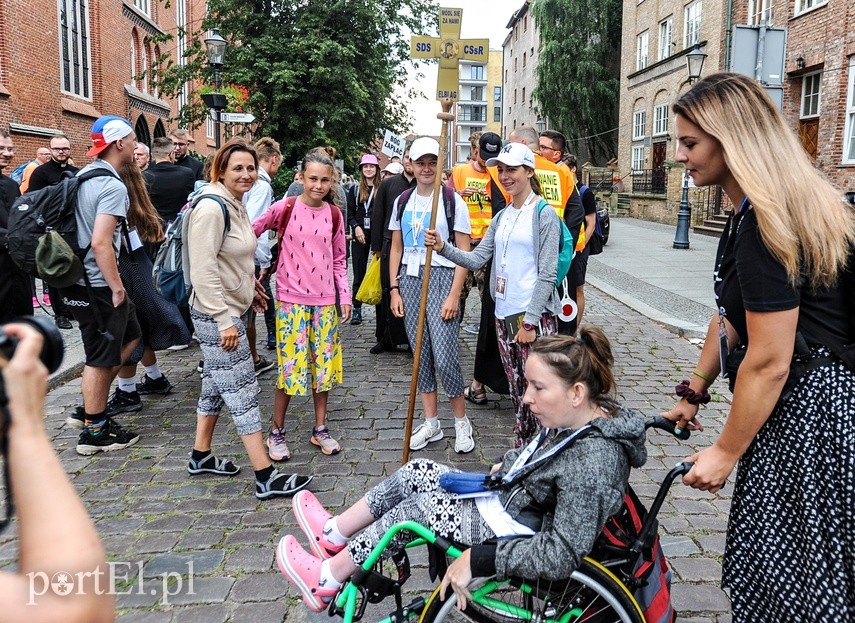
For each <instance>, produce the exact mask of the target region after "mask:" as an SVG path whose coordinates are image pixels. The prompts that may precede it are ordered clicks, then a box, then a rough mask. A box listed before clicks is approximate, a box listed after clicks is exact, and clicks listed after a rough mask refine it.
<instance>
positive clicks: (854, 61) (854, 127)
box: [843, 56, 855, 163]
mask: <svg viewBox="0 0 855 623" xmlns="http://www.w3.org/2000/svg"><path fill="white" fill-rule="evenodd" d="M843 162H848V163H855V56H850V57H849V82H848V83H847V85H846V129H845V130H844V133H843Z"/></svg>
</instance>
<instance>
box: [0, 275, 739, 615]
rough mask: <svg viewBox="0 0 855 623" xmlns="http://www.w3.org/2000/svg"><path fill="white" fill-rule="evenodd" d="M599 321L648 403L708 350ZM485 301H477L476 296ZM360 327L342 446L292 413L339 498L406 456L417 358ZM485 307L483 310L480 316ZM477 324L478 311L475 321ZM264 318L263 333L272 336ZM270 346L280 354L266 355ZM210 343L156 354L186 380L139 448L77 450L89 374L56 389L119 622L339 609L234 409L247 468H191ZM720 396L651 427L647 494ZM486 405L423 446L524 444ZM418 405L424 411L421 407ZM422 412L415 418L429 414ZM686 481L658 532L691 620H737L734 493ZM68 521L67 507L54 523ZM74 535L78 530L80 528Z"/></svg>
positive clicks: (598, 310) (350, 359)
mask: <svg viewBox="0 0 855 623" xmlns="http://www.w3.org/2000/svg"><path fill="white" fill-rule="evenodd" d="M589 290H590V291H589V293H588V310H587V317H586V319H587V320H588V321H590V322H593V323H596V324H598V325H600V326H602V327H603V328H604V330H605V331H606V333H607V334H608V335H609V337H610V339H611V340H612V345H613V348H614V352H615V358H616V372H617V379H618V383H619V393H620V398H621V399H622V400H623V402H624V403H625V404H627V405H629V406H631V407H636V408H638V409H640V410H642V411H643V412H644V413H646V414H651V415H652V414H655V413H657V412H658V411H659V410H660V409H661V408H663V407H669V406H670V405H671V404H672V401H673V397H672V393H673V390H674V385H675V384H676V383H678V382H679V381H680V380H681V379H682V378H684V377H685V376H687V374H688V372H689V371H690V370H692V368H693V367H694V364H695V361H696V359H697V356H698V348H697V346H694V345H692V344H690V343H689V342H688V341H686V340H685V339H683V338H680V337H678V336H676V335H675V334H673V333H670V332H668V331H667V330H665V329H664V328H662V327H660V326H657V325H656V324H655V323H653V322H652V321H650V320H648V319H647V318H645V317H644V316H641V315H640V314H638V313H636V312H634V311H632V310H631V309H629V308H628V307H626V306H624V305H623V304H621V303H619V302H618V301H616V300H614V299H611V298H609V297H607V296H605V295H603V294H601V293H599V292H597V291H596V290H593V289H592V288H589ZM472 307H473V308H474V307H475V306H474V305H473V306H472ZM363 309H364V315H365V316H366V318H365V322H364V323H363V325H362V326H360V327H350V326H345V327H344V328H343V339H344V355H345V363H344V365H345V382H344V384H343V385H342V386H341V387H339V388H337V389H335V390H334V391H333V392H332V394H331V396H330V401H329V402H330V404H329V407H330V416H329V423H330V429H331V431H332V432H333V434H334V435H335V436H336V437H337V438H338V439H339V440H340V441H341V444H342V446H343V451H342V453H341V454H339V455H337V456H334V457H325V456H323V455H322V454H321V453H320V452H319V451H318V450H317V448H315V447H314V446H312V445H310V443H309V437H310V435H311V428H312V422H313V418H312V412H311V400H310V399H309V398H299V399H294V400H293V401H292V403H291V412H290V413H289V415H288V419H287V431H288V439H289V444H290V447H291V450H292V453H293V458H292V459H291V460H290V461H289V462H287V463H284V464H282V465H281V468H282V469H284V470H289V471H294V470H296V471H298V472H300V473H310V474H313V475H314V477H315V479H314V481H313V483H312V485H311V489H312V490H313V491H314V492H315V493H316V494H317V495H318V496H319V497H320V499H321V500H322V501H323V502H324V504H326V505H327V506H328V507H329V508H330V509H333V510H334V509H338V508H340V507H342V506H344V505H346V504H350V503H352V502H354V501H355V500H357V499H358V497H359V496H360V495H361V494H362V493H363V492H364V491H365V489H366V488H367V487H368V486H369V485H370V484H373V483H374V482H376V481H377V479H378V478H379V477H381V476H383V475H386V474H389V473H390V472H392V471H393V470H395V469H396V468H397V467H398V466H399V465H400V460H401V439H402V431H403V428H404V422H405V417H406V411H407V395H408V391H409V385H410V370H411V365H412V358H411V356H409V355H408V354H406V353H384V354H382V355H378V356H374V355H370V354H369V353H368V348H369V347H370V346H371V345H373V329H374V319H373V309H372V308H370V307H368V306H365V307H364V308H363ZM469 315H470V317H474V318H477V310H476V309H473V310H472V311H470V312H469ZM467 320H468V319H467ZM264 335H265V333H264V329H263V325H260V327H259V339H260V341H262V342H263V337H264ZM460 346H461V354H462V360H463V367H464V371H465V372H466V374H465V376H466V377H469V376H470V373H471V370H472V361H473V355H474V346H475V336H471V335H468V334H466V333H462V332H461V337H460ZM262 352H263V353H265V354H267V355H268V356H269V355H270V354H271V353H270V352H269V351H267V352H265V351H262ZM199 357H200V354H199V349H198V346H195V345H194V346H191V348H189V349H187V350H184V351H179V352H171V351H167V352H164V353H161V354H160V355H159V358H160V363H161V367H162V369H163V370H164V372H165V373H166V375H167V376H168V378H169V379H170V381H172V383H173V384H174V385H175V391H174V392H173V393H172V394H170V395H169V396H162V397H160V396H155V397H144V400H145V408H144V409H143V410H142V411H140V412H138V413H135V414H129V415H124V416H121V417H120V418H118V419H119V421H120V422H121V423H123V424H124V425H126V426H128V427H129V428H132V429H134V430H136V431H138V432H139V433H140V434H141V435H142V438H141V440H140V442H139V444H138V445H136V446H134V447H133V448H131V449H129V450H126V451H120V452H116V453H110V454H101V455H97V456H94V457H81V456H78V455H77V454H76V452H75V449H74V448H75V444H76V440H77V431H75V430H73V429H69V428H67V427H66V426H65V424H64V418H65V416H66V415H67V414H68V413H69V412H71V411H72V409H73V408H74V406H75V405H77V404H79V401H80V381H79V379H77V380H73V381H70V382H68V383H66V384H64V385H61V386H59V387H57V388H56V389H54V390H53V391H51V392H50V394H49V395H48V398H47V407H46V419H47V426H48V429H49V430H50V431H51V433H52V435H53V440H54V445H55V447H56V449H57V452H58V453H59V456H60V458H61V460H62V463H63V465H64V466H65V468H66V471H67V473H68V475H69V477H70V478H71V480H72V482H73V483H74V485H75V487H76V489H77V491H78V492H79V493H80V495H81V496H82V498H83V500H84V501H85V503H86V506H87V508H88V509H89V512H90V514H91V516H92V518H93V520H94V521H95V523H96V525H97V527H98V529H99V531H100V533H101V536H102V538H103V541H104V544H105V546H106V548H107V551H108V556H109V559H110V561H112V562H113V563H114V569H115V576H116V579H115V582H116V587H117V589H118V590H120V591H121V592H123V593H125V594H122V595H119V596H118V598H117V602H118V607H119V621H121V622H122V623H166V622H173V623H179V622H180V623H192V622H194V621H204V622H205V623H220V622H225V621H235V622H245V621H251V622H252V623H268V622H279V621H283V620H287V621H298V622H300V621H318V622H320V621H322V620H328V617H327V615H326V614H321V615H313V614H311V613H309V612H308V611H307V610H306V609H305V608H304V607H303V605H302V602H301V600H300V598H299V595H298V594H297V592H296V591H295V590H294V589H292V588H291V587H290V585H289V584H288V583H287V582H286V581H285V579H284V578H283V577H282V576H281V575H280V573H279V571H278V569H277V568H276V565H275V562H274V553H273V552H274V546H275V544H276V543H277V542H278V540H279V539H280V538H281V537H282V536H284V535H285V534H288V533H295V534H298V535H299V536H300V538H301V540H302V533H300V532H299V529H298V528H297V526H296V524H295V522H294V520H293V517H292V515H291V503H290V500H285V499H274V500H269V501H265V502H259V501H257V500H256V499H255V497H254V495H253V491H254V490H253V478H252V470H251V467H250V466H249V464H248V462H247V459H246V455H245V453H244V450H243V447H242V445H241V443H240V440H239V438H238V437H237V435H236V433H235V430H234V426H233V425H232V424H231V422H230V420H229V418H228V416H225V417H223V418H222V421H221V422H220V424H219V427H218V430H217V433H216V435H215V438H214V450H215V452H216V453H217V455H218V456H222V457H234V458H235V459H236V460H237V462H238V463H240V464H243V466H244V467H243V469H242V471H241V472H240V474H238V475H237V476H235V477H233V478H226V477H215V476H196V477H190V476H189V475H188V474H187V471H186V466H187V461H188V455H189V452H190V450H191V446H192V443H193V434H194V428H195V415H194V414H195V404H196V399H197V396H198V390H199V375H198V373H197V372H196V371H195V368H196V364H197V362H198V360H199ZM273 385H274V372H269V373H267V374H265V375H263V376H262V377H261V388H262V391H261V394H260V399H261V404H262V411H263V413H264V414H265V416H266V417H269V416H270V413H271V410H272V402H273ZM715 390H716V392H717V393H716V394H714V401H713V402H712V403H711V404H710V405H708V406H707V407H706V408H705V409H704V410H703V412H702V413H703V416H704V417H703V420H704V422H705V423H706V424H707V425H708V428H707V430H706V431H705V432H703V433H700V434H696V435H694V436H693V437H692V439H691V440H690V442H688V443H685V444H681V443H680V442H678V441H676V440H674V439H673V438H671V437H668V436H666V435H664V434H661V433H658V432H653V433H651V434H650V435H649V453H650V456H649V460H648V462H647V464H646V465H645V466H644V467H643V468H641V469H638V470H636V471H635V472H634V473H633V475H632V484H633V486H634V487H635V489H636V491H637V492H638V494H639V495H640V497H641V498H642V500H646V501H650V500H651V499H652V497H653V495H654V494H655V492H656V489H657V487H658V483H659V482H660V481H661V479H662V477H663V476H664V475H665V473H666V472H667V471H668V469H670V468H671V467H672V466H673V465H674V464H676V463H677V462H678V460H680V459H681V458H683V457H685V456H688V455H689V454H691V453H692V452H693V451H694V450H695V449H700V448H702V447H705V446H707V445H708V444H710V443H711V442H712V440H713V439H714V436H715V434H716V433H717V431H718V430H720V426H721V424H722V421H723V416H724V415H725V413H726V408H727V405H728V401H729V398H730V396H729V394H727V390H726V389H725V388H722V387H720V386H719V384H716V387H715ZM490 398H491V400H490V402H489V403H488V404H487V405H485V406H483V407H477V406H474V405H467V406H468V415H469V417H470V418H471V419H472V422H473V424H474V427H475V436H476V441H477V446H476V449H475V451H474V452H472V453H470V454H468V455H456V454H455V453H454V451H453V442H454V435H453V427H452V425H451V413H450V410H449V408H448V404H447V402H444V403H442V404H441V408H440V416H441V418H442V421H443V422H444V424H445V430H446V438H445V439H444V440H442V441H440V442H438V443H435V444H431V446H430V447H429V448H428V449H426V450H424V451H420V452H417V453H414V456H425V457H430V458H433V459H436V460H439V461H444V462H448V463H450V464H453V465H456V466H458V467H460V468H462V469H470V470H475V469H482V468H483V467H484V466H486V465H489V464H492V463H493V462H494V461H495V459H496V458H497V457H499V456H501V455H502V453H503V452H504V451H505V450H506V449H508V448H509V447H510V446H511V443H512V432H511V431H512V423H513V416H512V413H511V408H510V400H509V399H508V398H506V397H504V398H503V397H499V396H496V395H494V394H491V395H490ZM418 407H419V405H418V404H417V409H416V418H419V417H420V413H419V411H420V409H419V408H418ZM416 421H418V419H417V420H416ZM731 488H732V486H731V485H729V486H727V487H725V489H724V490H723V492H721V493H720V494H718V495H711V494H709V493H705V492H699V491H695V490H693V489H689V488H688V487H684V486H682V485H681V484H677V485H675V486H674V487H673V488H672V491H671V495H670V497H669V498H668V500H667V501H666V503H665V505H664V507H663V509H662V513H661V516H660V518H661V526H660V534H661V535H662V542H663V545H664V548H665V552H666V554H667V555H668V557H669V560H670V562H671V565H672V569H673V571H674V581H675V584H674V591H673V599H674V604H675V606H676V607H677V609H678V611H679V614H680V616H681V617H682V618H681V619H680V620H681V621H685V622H687V623H688V622H693V623H694V622H700V621H704V622H708V621H729V620H730V611H729V601H728V598H727V596H726V594H725V593H724V592H723V591H722V590H721V588H720V587H719V583H720V573H721V557H722V552H723V548H724V532H725V529H726V522H727V512H728V509H729V495H730V490H731ZM61 520H62V518H61V517H58V518H57V521H61ZM16 533H17V530H16V526H14V525H12V526H10V527H9V528H8V529H7V530H6V532H5V533H4V534H2V535H0V567H2V568H6V569H13V568H14V565H15V562H14V561H15V559H16V557H17V545H16V542H15V537H16ZM69 538H73V535H69ZM424 564H425V561H424V560H423V558H422V557H420V556H419V555H417V556H416V557H415V558H414V566H415V567H416V568H415V572H414V576H413V578H412V579H411V580H410V582H409V583H408V589H409V590H411V591H424V592H426V591H428V590H429V588H430V582H429V580H428V578H427V573H426V571H425V569H424V566H423V565H424ZM393 607H394V606H393V604H391V602H390V604H381V605H380V606H376V607H373V608H372V609H371V611H370V613H371V614H372V615H374V614H375V613H376V616H373V617H372V616H367V617H366V620H377V619H378V618H380V617H381V616H385V614H387V613H388V612H389V611H390V610H391V609H392V608H393Z"/></svg>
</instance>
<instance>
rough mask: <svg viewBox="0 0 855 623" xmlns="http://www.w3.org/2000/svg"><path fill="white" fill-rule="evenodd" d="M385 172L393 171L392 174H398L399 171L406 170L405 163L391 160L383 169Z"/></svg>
mask: <svg viewBox="0 0 855 623" xmlns="http://www.w3.org/2000/svg"><path fill="white" fill-rule="evenodd" d="M383 172H384V173H391V174H392V175H398V174H399V173H403V172H404V165H403V164H401V163H400V162H390V163H389V164H387V165H386V168H385V169H383Z"/></svg>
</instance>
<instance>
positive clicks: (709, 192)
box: [692, 186, 733, 222]
mask: <svg viewBox="0 0 855 623" xmlns="http://www.w3.org/2000/svg"><path fill="white" fill-rule="evenodd" d="M732 209H733V206H732V205H730V200H729V199H728V198H727V195H725V194H724V192H722V189H721V186H707V187H705V188H698V189H697V190H696V191H695V196H694V201H692V210H693V211H694V212H695V214H697V217H696V219H695V222H698V221H700V222H704V221H706V220H709V219H711V218H713V217H714V216H719V215H722V214H724V213H725V211H730V210H732Z"/></svg>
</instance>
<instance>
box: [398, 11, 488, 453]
mask: <svg viewBox="0 0 855 623" xmlns="http://www.w3.org/2000/svg"><path fill="white" fill-rule="evenodd" d="M462 18H463V9H451V8H440V9H439V37H422V36H414V37H413V38H412V39H411V41H410V56H411V57H412V58H438V59H439V75H438V79H437V88H436V99H438V100H439V101H440V102H441V104H442V112H441V113H439V114H438V115H437V118H438V119H440V120H442V134H441V135H440V139H439V154H438V156H437V171H436V179H435V180H434V184H433V202H432V204H431V211H430V228H431V229H436V213H437V207H438V205H439V200H440V195H441V194H442V175H441V171H442V168H443V163H444V162H445V159H446V157H447V156H446V154H447V151H448V147H447V145H448V123H449V121H454V115H453V114H451V107H452V106H453V105H454V102H455V101H456V100H457V98H458V92H457V89H458V85H459V84H460V74H459V72H460V68H459V65H458V61H459V60H472V61H479V62H481V63H484V64H486V63H487V59H488V52H489V41H488V40H487V39H461V38H460V23H461V20H462ZM461 50H462V53H461ZM448 233H449V234H452V235H453V233H454V232H448ZM432 257H433V248H432V247H428V248H427V251H426V255H425V269H424V273H423V275H422V293H421V300H420V301H419V320H418V325H417V328H416V339H415V349H414V352H413V377H412V379H411V381H410V401H409V404H408V405H407V423H406V425H405V427H404V450H403V457H402V458H401V462H402V463H406V462H407V461H408V460H409V459H410V436H411V435H412V433H413V414H414V412H415V409H416V395H417V394H418V389H419V367H420V364H421V355H422V337H423V336H424V329H425V310H426V307H427V297H428V286H429V285H430V264H431V259H432Z"/></svg>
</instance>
